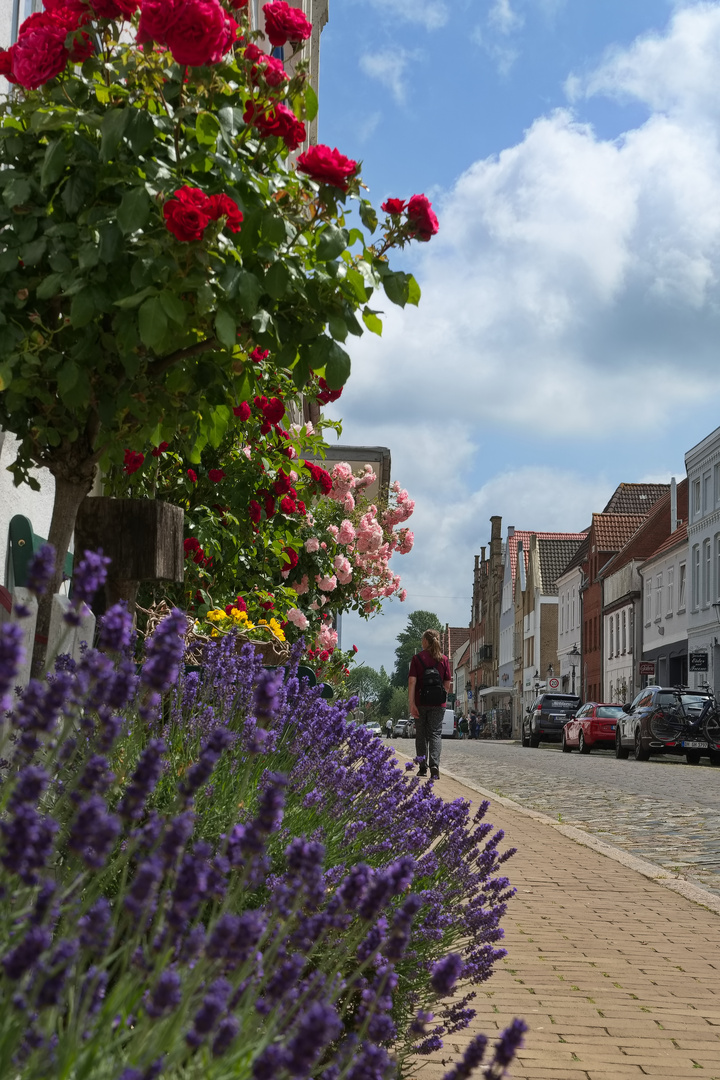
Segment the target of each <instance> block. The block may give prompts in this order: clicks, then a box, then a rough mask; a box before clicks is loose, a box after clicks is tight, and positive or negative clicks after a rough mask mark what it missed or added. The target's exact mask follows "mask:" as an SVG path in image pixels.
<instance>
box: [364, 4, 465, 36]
mask: <svg viewBox="0 0 720 1080" xmlns="http://www.w3.org/2000/svg"><path fill="white" fill-rule="evenodd" d="M367 2H369V4H370V5H371V7H373V8H375V9H376V10H378V11H380V12H381V14H382V15H383V16H385V17H387V16H390V17H391V18H396V19H404V20H405V21H406V22H415V23H420V25H421V26H424V27H425V28H426V29H427V30H439V29H440V28H441V27H442V26H445V24H446V23H447V21H448V18H449V6H448V4H446V3H444V2H443V0H367Z"/></svg>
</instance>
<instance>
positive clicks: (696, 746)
mask: <svg viewBox="0 0 720 1080" xmlns="http://www.w3.org/2000/svg"><path fill="white" fill-rule="evenodd" d="M683 746H684V747H686V748H687V749H688V750H707V748H708V744H707V743H706V742H700V740H699V739H692V740H688V739H686V740H685V742H684V743H683Z"/></svg>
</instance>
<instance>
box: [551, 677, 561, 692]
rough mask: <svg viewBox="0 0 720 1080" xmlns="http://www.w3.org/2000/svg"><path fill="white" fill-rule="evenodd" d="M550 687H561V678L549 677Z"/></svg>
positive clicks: (556, 688)
mask: <svg viewBox="0 0 720 1080" xmlns="http://www.w3.org/2000/svg"><path fill="white" fill-rule="evenodd" d="M548 687H549V688H550V689H551V690H559V689H560V680H559V679H548Z"/></svg>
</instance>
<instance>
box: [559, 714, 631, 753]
mask: <svg viewBox="0 0 720 1080" xmlns="http://www.w3.org/2000/svg"><path fill="white" fill-rule="evenodd" d="M622 715H623V709H622V705H608V704H606V703H601V702H596V701H586V702H585V704H584V705H583V707H582V708H581V709H578V711H577V712H576V713H575V716H573V717H571V719H570V720H568V722H567V723H566V724H565V727H564V728H563V730H562V738H561V742H562V748H563V753H564V754H569V753H570V751H571V750H574V749H575V748H576V747H577V749H578V750H579V751H580V753H581V754H589V753H590V751H591V750H593V749H595V748H596V747H600V748H605V749H610V750H612V748H613V747H614V745H615V726H616V723H617V720H618V718H619V717H621V716H622Z"/></svg>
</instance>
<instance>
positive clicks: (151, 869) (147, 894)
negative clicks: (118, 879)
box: [125, 858, 162, 915]
mask: <svg viewBox="0 0 720 1080" xmlns="http://www.w3.org/2000/svg"><path fill="white" fill-rule="evenodd" d="M161 877H162V863H161V862H160V860H159V859H158V858H150V859H146V860H145V861H144V862H142V863H140V865H139V866H138V868H137V870H136V871H135V877H134V878H133V882H132V885H131V886H130V889H129V890H128V892H127V894H126V896H125V907H126V908H127V909H128V911H131V912H132V913H133V915H141V914H142V912H143V911H144V910H145V908H146V907H147V905H148V904H149V902H150V900H151V899H152V896H153V894H154V892H155V888H156V886H157V884H158V882H159V881H160V879H161Z"/></svg>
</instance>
